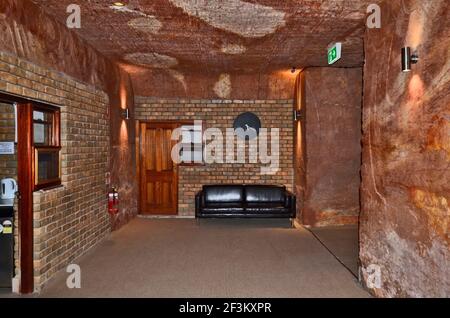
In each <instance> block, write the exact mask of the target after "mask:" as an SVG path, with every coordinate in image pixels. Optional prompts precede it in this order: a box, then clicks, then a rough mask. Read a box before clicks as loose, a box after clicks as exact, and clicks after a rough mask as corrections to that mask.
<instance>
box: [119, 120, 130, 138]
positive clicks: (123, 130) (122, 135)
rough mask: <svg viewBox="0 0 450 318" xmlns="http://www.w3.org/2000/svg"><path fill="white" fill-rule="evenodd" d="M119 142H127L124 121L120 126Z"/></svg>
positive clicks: (126, 130)
mask: <svg viewBox="0 0 450 318" xmlns="http://www.w3.org/2000/svg"><path fill="white" fill-rule="evenodd" d="M120 142H121V143H122V142H128V129H127V123H126V121H125V120H122V123H121V124H120Z"/></svg>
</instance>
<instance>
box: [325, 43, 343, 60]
mask: <svg viewBox="0 0 450 318" xmlns="http://www.w3.org/2000/svg"><path fill="white" fill-rule="evenodd" d="M341 52H342V43H341V42H337V43H334V44H333V45H332V46H330V47H329V48H328V64H333V63H335V62H336V61H337V60H339V59H340V58H341Z"/></svg>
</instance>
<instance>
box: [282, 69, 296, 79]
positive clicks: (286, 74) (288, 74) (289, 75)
mask: <svg viewBox="0 0 450 318" xmlns="http://www.w3.org/2000/svg"><path fill="white" fill-rule="evenodd" d="M300 72H301V69H295V72H292V69H291V68H290V69H288V70H282V71H279V72H278V73H279V74H280V75H281V76H283V77H287V78H293V79H295V78H296V77H297V75H298V73H300Z"/></svg>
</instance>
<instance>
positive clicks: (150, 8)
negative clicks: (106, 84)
mask: <svg viewBox="0 0 450 318" xmlns="http://www.w3.org/2000/svg"><path fill="white" fill-rule="evenodd" d="M33 1H34V2H35V3H37V4H38V5H40V6H41V7H42V8H43V9H44V10H45V11H46V12H47V13H49V14H50V15H53V16H54V17H56V18H57V19H58V20H59V21H61V22H63V23H65V21H66V19H67V17H68V15H69V14H68V13H66V8H67V6H68V5H69V4H71V3H75V4H78V5H80V7H81V24H82V25H81V29H75V32H77V33H78V34H79V35H80V36H81V37H82V38H83V39H85V40H86V41H87V42H88V43H90V44H91V45H92V46H94V47H95V48H96V49H97V50H99V51H100V52H102V53H103V54H104V55H106V56H108V57H109V58H112V59H114V60H117V61H119V62H121V63H123V64H124V65H133V66H136V67H128V70H129V71H130V72H131V73H132V72H133V71H135V72H138V71H139V70H140V68H142V67H143V68H152V69H163V68H164V69H171V70H172V71H173V72H176V73H177V74H178V73H179V74H183V73H187V72H198V71H201V72H211V73H217V74H220V73H222V72H227V73H233V72H237V73H246V72H248V73H264V72H271V71H276V70H280V69H289V68H290V67H292V66H296V67H304V66H319V65H326V48H327V46H328V45H329V44H330V43H331V42H334V41H342V42H343V53H344V58H343V59H342V61H340V62H339V63H340V65H341V66H355V65H361V63H362V61H363V40H362V37H363V33H364V20H365V16H366V8H367V5H368V3H370V2H373V1H369V0H361V1H357V0H285V1H280V0H246V1H242V0H227V1H220V0H215V1H213V0H128V1H125V0H124V1H123V3H124V4H126V6H125V7H114V6H112V4H113V1H112V0H33Z"/></svg>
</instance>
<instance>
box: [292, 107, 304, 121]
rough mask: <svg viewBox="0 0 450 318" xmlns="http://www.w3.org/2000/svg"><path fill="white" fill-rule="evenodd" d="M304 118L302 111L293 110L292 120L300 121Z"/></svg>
mask: <svg viewBox="0 0 450 318" xmlns="http://www.w3.org/2000/svg"><path fill="white" fill-rule="evenodd" d="M304 118H305V116H304V115H303V111H302V110H301V109H296V110H294V120H295V121H300V120H302V119H304Z"/></svg>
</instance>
